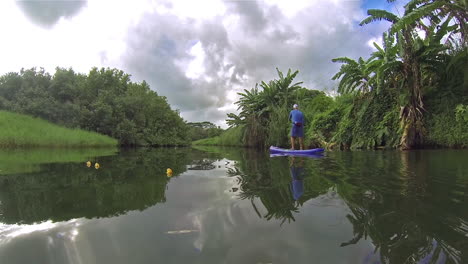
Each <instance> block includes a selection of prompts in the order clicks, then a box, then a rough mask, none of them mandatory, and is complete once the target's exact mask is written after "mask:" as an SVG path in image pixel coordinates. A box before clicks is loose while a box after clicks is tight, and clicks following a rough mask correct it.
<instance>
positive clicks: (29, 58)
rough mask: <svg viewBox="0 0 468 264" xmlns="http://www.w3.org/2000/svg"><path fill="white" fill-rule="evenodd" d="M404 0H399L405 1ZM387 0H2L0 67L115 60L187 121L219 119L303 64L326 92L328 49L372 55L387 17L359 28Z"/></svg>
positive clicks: (308, 82) (307, 77)
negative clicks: (241, 96)
mask: <svg viewBox="0 0 468 264" xmlns="http://www.w3.org/2000/svg"><path fill="white" fill-rule="evenodd" d="M402 2H403V3H402ZM404 2H405V1H397V2H396V3H392V4H388V3H386V1H385V0H268V1H255V0H224V1H223V0H197V1H195V0H83V1H76V0H26V1H14V0H1V1H0V34H1V36H2V40H1V41H0V74H4V73H7V72H11V71H16V72H17V71H19V70H20V69H21V68H30V67H44V68H45V69H46V70H47V71H49V72H51V73H53V72H54V69H55V67H57V66H59V67H72V68H73V69H74V70H76V71H79V72H83V73H86V72H88V71H89V70H90V69H91V68H92V67H94V66H97V67H111V68H119V69H122V70H124V71H125V72H127V73H129V74H131V75H132V79H133V80H134V81H138V82H139V81H142V80H146V81H147V82H148V83H149V84H150V86H151V88H152V89H153V90H156V91H157V92H158V94H160V95H164V96H166V97H167V98H168V101H169V103H170V104H171V106H172V108H173V109H179V110H180V112H181V115H182V117H183V118H184V119H185V120H187V121H192V122H196V121H211V122H214V123H217V124H218V125H222V126H223V127H224V125H225V124H224V120H225V118H226V113H229V112H235V110H236V107H235V105H234V104H233V102H234V101H236V100H237V98H238V97H237V92H239V91H242V90H243V89H250V88H252V87H254V86H255V83H258V82H261V81H262V80H264V81H268V80H271V79H273V78H275V77H276V76H277V74H276V70H275V68H276V67H278V68H279V69H280V70H282V71H283V72H287V70H288V69H289V68H291V69H292V70H296V69H297V70H299V72H300V73H299V75H298V76H297V77H296V80H297V81H303V82H304V86H305V87H307V88H309V89H319V90H327V91H332V90H333V89H334V88H335V86H336V83H334V82H332V81H331V80H330V78H331V77H332V76H333V74H334V73H336V72H337V70H338V68H339V65H338V64H334V63H332V62H331V59H332V58H335V57H340V56H348V57H351V58H354V59H357V58H358V57H359V56H363V57H368V56H369V54H370V52H372V47H371V45H372V42H373V41H379V38H380V37H381V34H382V32H383V31H384V30H385V29H387V28H388V24H387V23H385V22H381V23H376V24H373V25H368V26H364V27H360V26H359V25H358V24H359V22H360V21H361V20H362V19H363V18H365V17H366V10H367V9H369V8H383V9H387V10H390V11H392V12H394V13H397V14H398V11H399V12H400V13H401V12H402V8H401V6H402V5H403V4H404Z"/></svg>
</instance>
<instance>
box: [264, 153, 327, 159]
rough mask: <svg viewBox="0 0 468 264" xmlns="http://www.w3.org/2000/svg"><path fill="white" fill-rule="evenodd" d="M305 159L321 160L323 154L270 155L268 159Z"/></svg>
mask: <svg viewBox="0 0 468 264" xmlns="http://www.w3.org/2000/svg"><path fill="white" fill-rule="evenodd" d="M290 156H293V157H305V158H312V159H320V158H323V153H313V154H296V153H275V154H270V158H274V157H290Z"/></svg>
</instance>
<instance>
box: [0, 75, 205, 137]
mask: <svg viewBox="0 0 468 264" xmlns="http://www.w3.org/2000/svg"><path fill="white" fill-rule="evenodd" d="M0 109H2V110H6V111H11V112H16V113H22V114H27V115H31V116H34V117H39V118H42V119H45V120H48V121H51V122H53V123H56V124H59V125H62V126H65V127H69V128H80V129H84V130H89V131H95V132H98V133H101V134H105V135H108V136H111V137H113V138H116V139H118V140H119V142H120V144H121V145H126V146H166V145H187V144H189V142H190V141H191V139H192V137H194V138H197V139H198V138H200V137H203V136H207V135H208V134H209V133H208V132H206V131H205V130H206V129H208V128H202V129H201V130H200V131H198V130H196V131H193V129H192V127H193V126H189V125H187V124H186V122H185V121H184V120H183V119H182V118H181V117H180V115H179V112H178V111H177V110H173V109H171V107H170V105H169V104H168V102H167V99H166V97H164V96H160V95H158V93H157V92H156V91H153V90H151V89H150V86H149V85H148V83H146V82H145V81H143V82H141V83H135V82H132V81H131V80H130V75H128V74H126V73H124V72H123V71H121V70H117V69H110V68H101V69H98V68H93V69H92V70H91V71H90V72H89V73H88V74H81V73H76V72H75V71H74V70H73V69H71V68H70V69H64V68H56V70H55V73H54V74H53V75H51V74H49V73H47V72H46V71H45V70H44V69H42V68H41V69H36V68H32V69H22V70H21V71H20V72H10V73H7V74H4V75H2V76H1V77H0ZM202 133H204V134H203V135H202ZM205 134H206V135H205Z"/></svg>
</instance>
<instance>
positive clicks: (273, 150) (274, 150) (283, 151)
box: [270, 146, 324, 156]
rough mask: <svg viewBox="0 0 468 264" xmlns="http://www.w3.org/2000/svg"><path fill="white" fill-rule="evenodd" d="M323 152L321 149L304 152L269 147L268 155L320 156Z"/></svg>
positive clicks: (305, 150)
mask: <svg viewBox="0 0 468 264" xmlns="http://www.w3.org/2000/svg"><path fill="white" fill-rule="evenodd" d="M323 151H324V149H323V148H315V149H304V150H291V149H283V148H278V147H274V146H271V147H270V153H271V154H280V155H281V154H282V155H297V156H309V155H320V154H321V153H322V152H323Z"/></svg>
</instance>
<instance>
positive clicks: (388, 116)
mask: <svg viewBox="0 0 468 264" xmlns="http://www.w3.org/2000/svg"><path fill="white" fill-rule="evenodd" d="M390 2H392V1H390ZM466 10H467V4H466V1H449V0H442V1H431V0H413V1H409V2H408V3H407V4H406V5H405V12H404V14H403V15H402V16H401V17H399V16H397V15H395V14H393V13H391V12H388V11H385V10H377V9H370V10H368V15H369V16H368V17H367V18H365V19H364V20H363V21H362V22H361V23H360V25H362V26H364V25H366V24H369V23H372V22H374V21H379V20H386V21H389V22H390V23H391V25H390V27H389V29H388V31H386V32H384V33H383V35H382V39H383V41H382V45H379V44H378V43H374V47H375V51H374V52H373V53H372V54H371V55H370V57H369V58H368V59H364V58H359V59H358V60H357V61H356V60H354V59H352V58H348V57H338V58H335V59H333V60H332V61H333V62H335V63H341V64H342V65H341V68H340V70H339V71H338V72H337V73H336V74H335V75H334V76H333V77H332V79H333V80H339V83H338V90H337V92H338V96H333V97H332V96H329V95H327V94H325V93H323V92H318V91H314V90H308V89H306V88H304V87H302V86H301V84H302V83H301V82H298V83H294V84H293V79H294V78H295V77H296V75H297V73H298V71H295V72H292V71H291V70H289V71H288V72H287V74H286V76H284V75H283V73H282V72H281V71H280V70H278V69H277V72H278V76H279V78H278V79H275V80H272V81H269V82H263V81H262V82H261V84H260V89H259V87H258V85H256V86H255V87H254V88H252V89H250V90H247V89H246V90H244V92H243V93H239V96H240V99H239V101H237V105H238V106H239V109H238V110H239V111H240V113H239V114H234V113H230V114H228V119H227V123H228V124H229V125H230V127H231V129H233V128H236V129H241V130H242V132H241V133H237V134H239V137H238V138H237V142H238V144H240V145H244V146H255V147H268V146H270V145H279V146H288V136H287V135H288V128H289V124H288V123H289V122H288V113H289V111H290V109H291V106H292V104H293V102H295V103H298V104H299V105H300V106H301V107H302V108H301V110H302V111H303V112H304V113H305V116H306V120H307V121H306V130H307V131H306V139H307V140H306V143H307V145H308V146H309V147H312V146H318V145H321V146H326V147H329V148H333V147H339V148H342V149H347V148H352V149H357V148H400V149H410V148H417V147H424V146H445V147H467V146H468V133H467V132H466V131H468V122H467V121H466V120H467V119H468V118H467V117H466V115H467V108H468V77H467V76H468V74H466V73H467V71H468V66H467V61H468V50H467V47H468V45H467V27H466V24H467V20H468V14H467V12H466ZM226 133H227V132H226ZM222 137H223V135H221V136H220V137H219V138H218V140H217V141H216V140H205V141H204V142H203V141H202V142H198V143H207V144H216V143H217V144H220V143H221V142H220V140H219V139H220V138H222ZM230 143H231V145H233V144H232V143H233V142H230Z"/></svg>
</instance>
